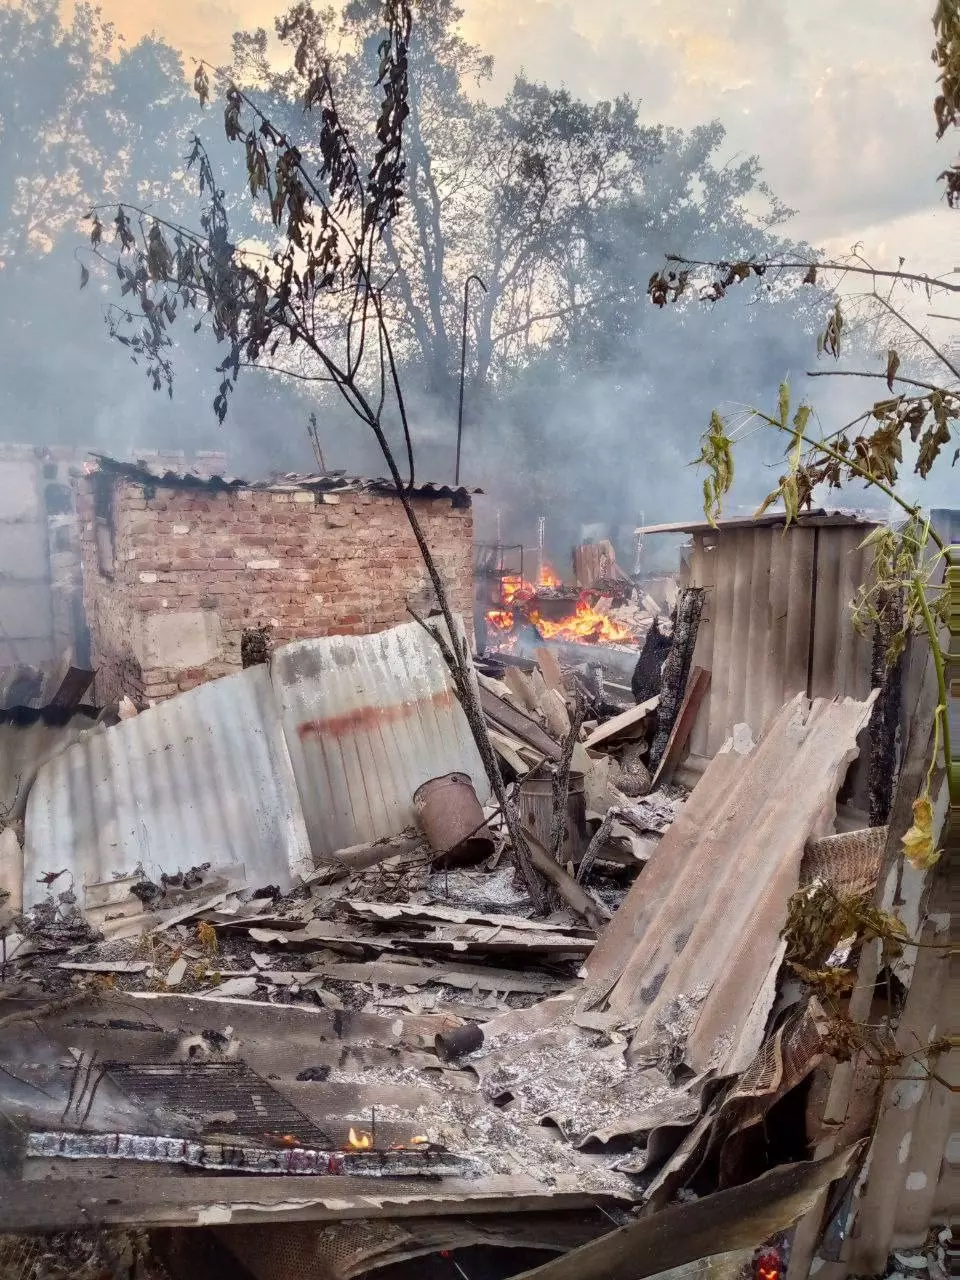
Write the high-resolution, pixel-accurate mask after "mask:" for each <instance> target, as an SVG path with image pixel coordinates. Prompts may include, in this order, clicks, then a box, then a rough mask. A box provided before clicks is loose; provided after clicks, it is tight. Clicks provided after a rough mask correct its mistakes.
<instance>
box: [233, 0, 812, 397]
mask: <svg viewBox="0 0 960 1280" xmlns="http://www.w3.org/2000/svg"><path fill="white" fill-rule="evenodd" d="M291 12H292V13H296V12H297V9H294V10H292V11H291ZM416 12H417V18H418V21H417V25H416V27H415V30H414V33H413V36H412V39H411V48H410V55H409V56H410V67H411V95H410V103H409V107H410V115H409V118H408V120H407V135H406V146H407V169H406V192H407V199H406V201H405V202H404V204H403V206H402V208H401V210H400V212H399V214H398V216H397V218H396V219H395V220H394V221H393V222H392V223H391V225H390V226H389V227H388V228H387V229H386V231H385V234H384V237H383V240H382V242H381V245H380V246H378V256H380V257H381V259H382V262H383V268H384V270H385V271H387V272H389V274H390V277H391V283H390V287H389V288H387V289H386V290H385V292H384V306H385V308H386V310H387V313H388V315H389V318H390V322H391V325H392V328H393V331H394V332H395V334H396V340H397V350H398V355H399V356H400V358H401V359H403V360H405V361H406V363H407V364H408V366H409V367H410V369H411V372H412V370H413V368H414V367H416V369H417V371H418V381H420V382H422V383H423V385H424V386H425V387H426V388H427V389H428V390H430V391H431V392H432V393H433V394H434V395H436V396H439V398H440V402H441V406H442V408H443V409H445V410H446V411H449V410H450V407H451V405H452V404H453V403H455V398H456V382H457V374H458V363H459V361H458V357H459V349H460V332H461V323H462V306H463V288H464V282H465V280H466V279H467V277H468V276H469V275H470V274H471V273H475V274H477V275H479V277H480V278H481V279H482V280H483V282H484V284H485V285H486V291H485V292H480V291H479V290H478V291H477V292H476V293H475V294H474V295H473V305H472V306H471V308H470V314H469V322H470V338H471V341H470V353H471V363H472V366H473V369H474V373H473V377H474V385H475V386H477V385H479V386H486V387H487V388H488V389H491V390H490V394H491V395H492V394H494V390H495V392H496V393H497V394H499V393H500V392H501V391H502V389H503V388H504V386H506V385H508V384H509V382H510V380H511V378H512V377H513V376H514V375H515V374H516V372H517V371H518V370H520V369H524V368H526V367H527V366H528V365H529V364H531V363H532V362H534V361H535V360H536V359H537V358H538V357H539V356H540V355H542V354H543V353H545V352H550V351H551V350H556V349H560V348H562V347H564V346H569V345H571V344H575V343H577V342H578V341H579V339H580V337H581V335H582V334H583V333H584V332H588V333H590V332H592V333H594V334H596V333H597V332H598V329H599V324H598V320H599V319H600V318H601V317H606V316H609V314H610V311H609V302H610V301H611V300H617V299H619V300H620V301H621V302H622V303H623V304H625V305H629V306H630V307H632V308H633V309H634V310H636V309H638V308H639V307H640V306H641V305H642V304H643V302H644V299H645V285H646V276H641V275H638V274H637V273H636V272H635V271H630V272H628V273H627V274H626V275H620V276H618V275H617V274H616V272H615V271H614V270H613V265H614V260H615V259H616V257H617V252H616V248H617V245H616V237H617V235H619V234H620V233H623V232H624V231H626V234H627V235H628V237H630V238H631V240H632V241H636V242H640V243H644V244H645V251H646V252H647V253H648V254H651V255H652V254H656V253H657V251H658V246H659V237H660V236H661V235H664V234H665V233H666V232H667V231H668V230H669V229H672V230H673V231H674V233H675V232H676V230H677V227H678V226H682V227H683V229H684V237H685V241H688V242H690V243H698V244H699V243H705V241H704V239H703V237H704V235H707V236H709V235H711V234H712V235H714V236H715V235H716V233H717V232H718V231H719V228H720V227H721V226H725V227H726V228H727V229H728V230H729V229H730V228H734V229H735V231H739V229H740V227H741V226H742V227H743V228H744V229H746V227H747V225H748V224H750V225H752V227H753V229H754V233H753V238H752V240H750V243H751V244H752V245H753V247H755V248H756V247H757V236H758V235H759V236H760V237H761V238H762V237H763V236H764V234H767V235H768V236H772V232H773V231H774V228H776V227H777V226H779V225H780V224H781V223H782V221H783V219H784V217H785V216H786V215H787V213H788V212H789V211H788V210H785V209H783V207H782V206H781V205H780V204H779V203H778V202H777V201H776V200H775V198H774V197H773V196H772V194H771V193H770V192H769V191H768V190H767V188H766V187H765V186H764V184H763V183H762V181H761V178H760V173H759V168H758V165H757V163H756V161H755V160H747V161H744V162H742V163H739V164H730V165H721V164H720V163H719V161H718V159H717V156H718V152H719V150H720V149H721V147H722V145H723V139H724V134H723V130H722V128H721V127H720V126H719V125H718V124H716V123H714V124H712V125H708V126H705V127H703V128H700V129H695V130H693V131H691V132H690V133H684V132H683V131H681V130H677V129H665V128H663V127H660V126H655V127H650V126H647V125H644V124H643V123H642V122H641V119H640V115H639V105H640V104H639V103H638V102H636V101H634V100H632V99H630V98H629V97H626V96H623V97H620V98H617V99H615V100H613V101H606V102H599V103H596V104H592V105H588V104H587V103H584V102H582V101H579V100H578V99H576V98H575V97H573V96H572V95H571V94H570V93H569V92H567V91H566V90H563V89H554V88H550V87H548V86H545V85H541V84H534V83H532V82H530V81H529V80H527V79H526V78H525V77H523V76H519V77H518V78H517V80H516V82H515V83H514V85H513V87H512V89H511V91H510V92H509V94H508V95H507V97H506V99H505V101H504V102H503V103H502V104H500V105H497V106H493V105H490V104H489V103H487V102H485V101H484V100H483V99H482V97H481V96H480V95H481V92H482V90H483V86H484V83H485V81H486V80H487V78H488V77H489V75H490V71H491V66H492V64H491V60H490V59H489V58H487V57H485V56H484V55H483V54H482V52H481V51H480V50H479V49H478V48H477V47H476V46H474V45H471V44H470V43H468V42H467V41H465V40H464V39H463V38H462V36H460V35H459V33H458V23H459V21H460V18H461V16H462V13H461V10H460V9H459V8H458V7H457V6H456V5H455V4H454V3H452V2H451V0H420V2H419V3H418V4H417V7H416ZM376 20H377V5H376V3H375V0H353V3H351V4H349V5H347V6H346V7H345V9H344V11H343V15H342V17H338V16H337V15H335V14H334V12H333V11H332V10H326V11H323V12H321V13H317V14H315V15H314V17H313V21H312V22H311V26H310V30H309V33H308V37H307V38H308V39H309V41H310V44H311V48H312V50H313V56H314V57H315V59H316V60H317V61H326V62H327V63H328V64H329V67H330V75H331V78H332V80H333V82H334V85H335V91H336V96H337V102H338V109H339V110H340V112H341V115H342V117H343V119H344V120H345V121H346V122H347V123H348V127H349V128H350V132H351V137H352V138H353V139H354V141H355V144H356V145H357V147H358V150H359V152H360V154H361V155H363V156H365V157H367V158H368V159H369V158H370V157H371V156H372V155H373V154H374V151H375V139H373V138H372V136H371V132H370V129H369V127H368V121H369V120H370V110H369V108H370V95H369V86H370V84H371V83H372V80H373V78H375V73H376V64H377V54H376V38H375V35H374V34H373V32H374V30H375V26H376ZM288 21H289V18H287V19H279V20H278V23H277V31H278V34H279V36H280V37H281V39H282V38H283V33H284V32H285V30H286V26H285V23H286V22H288ZM274 63H275V59H273V46H272V43H271V41H270V40H269V38H268V36H267V33H266V31H264V30H263V29H260V30H258V31H255V32H250V33H246V34H244V35H241V36H239V37H237V40H236V42H235V46H234V62H233V67H232V69H231V73H230V75H231V78H232V79H233V80H234V81H236V82H237V83H238V84H240V85H245V86H249V87H250V88H251V89H257V90H260V89H262V90H263V91H265V92H266V93H267V95H268V96H269V99H270V101H271V113H272V114H273V115H274V116H275V118H277V119H279V120H281V121H282V122H283V127H284V128H288V129H296V128H297V127H298V123H299V114H300V107H299V105H298V102H297V99H296V98H295V95H294V94H293V93H292V91H291V85H292V81H291V76H293V75H294V74H295V73H293V72H292V71H278V70H276V68H275V65H274ZM308 154H310V155H311V158H316V157H315V155H314V154H313V153H312V152H309V151H308ZM748 203H749V204H750V205H752V206H753V210H754V212H752V213H748V212H747V205H748ZM763 243H764V247H765V249H768V250H769V249H772V248H773V247H774V245H775V244H777V243H778V241H777V240H776V239H775V238H770V239H768V240H765V241H764V242H763ZM628 257H629V255H627V254H624V255H622V257H621V261H623V260H625V259H627V258H628ZM647 274H649V272H648V273H647ZM340 319H342V317H340Z"/></svg>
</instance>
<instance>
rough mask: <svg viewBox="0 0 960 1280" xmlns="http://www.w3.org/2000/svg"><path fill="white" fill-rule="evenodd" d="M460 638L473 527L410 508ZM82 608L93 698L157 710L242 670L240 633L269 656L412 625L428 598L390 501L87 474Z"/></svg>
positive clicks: (407, 534)
mask: <svg viewBox="0 0 960 1280" xmlns="http://www.w3.org/2000/svg"><path fill="white" fill-rule="evenodd" d="M414 502H415V506H416V509H417V513H418V515H419V517H420V520H421V523H422V526H423V528H424V532H425V534H426V537H427V540H428V542H429V544H430V546H431V549H432V550H433V552H434V555H435V557H436V560H437V564H438V567H439V569H440V572H441V573H442V574H443V576H444V580H445V582H446V584H447V586H448V590H449V592H450V599H451V604H452V605H453V607H454V608H455V609H457V610H458V611H459V612H460V613H461V614H462V615H463V616H464V619H465V621H466V623H467V625H468V627H469V626H470V625H471V622H472V619H471V614H472V562H473V515H472V510H471V508H470V506H469V503H465V502H464V501H463V500H462V499H451V498H449V497H435V498H418V499H415V500H414ZM81 511H82V516H83V556H84V596H85V602H86V609H87V616H88V619H89V625H90V632H91V647H92V650H93V654H92V657H93V665H94V667H95V669H96V671H97V696H98V698H99V699H100V700H101V701H103V702H107V701H112V700H114V699H116V698H119V697H121V696H123V695H124V694H127V695H129V696H130V697H131V698H133V700H134V701H135V702H138V703H144V702H146V701H149V700H151V699H162V698H166V697H169V696H171V695H172V694H175V693H178V692H180V691H182V690H185V689H191V688H194V687H195V686H197V685H198V684H201V683H202V682H203V681H205V680H210V679H215V678H217V677H219V676H223V675H228V674H231V673H232V672H234V671H239V670H240V669H241V658H240V647H241V637H242V633H243V631H244V630H245V629H247V628H252V627H257V626H261V625H267V626H269V627H270V628H271V630H272V635H273V639H274V642H275V643H276V644H283V643H286V642H287V641H290V640H297V639H308V638H311V637H316V636H325V635H359V634H365V633H369V632H376V631H382V630H385V629H386V628H388V627H393V626H396V625H397V624H398V623H400V622H408V621H409V620H410V615H409V613H408V612H407V604H408V602H409V604H410V605H412V606H413V607H414V608H419V609H428V608H429V607H430V606H431V605H432V603H433V591H432V588H431V585H430V582H429V578H428V576H427V572H426V568H425V566H424V564H423V560H422V557H421V555H420V552H419V550H418V548H417V545H416V542H415V540H414V538H413V534H412V532H411V530H410V526H409V524H408V522H407V518H406V515H405V514H404V511H403V508H402V506H401V504H400V503H399V501H398V500H397V499H396V498H395V497H392V496H390V495H385V494H379V493H368V492H362V491H356V492H354V491H349V492H340V493H335V494H330V493H326V494H325V493H320V492H317V491H315V490H312V489H305V488H289V487H287V488H284V489H282V490H276V489H253V488H239V489H234V490H230V491H222V490H221V491H216V490H211V489H206V488H196V487H192V488H179V487H174V486H169V487H168V486H166V485H160V484H157V485H145V484H142V483H139V482H137V481H134V480H131V479H128V478H125V477H117V476H113V475H110V474H108V473H105V472H97V473H94V474H93V475H92V476H90V477H88V479H87V480H86V481H85V483H84V486H83V492H82V495H81Z"/></svg>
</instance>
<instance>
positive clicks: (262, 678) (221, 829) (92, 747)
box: [24, 667, 313, 906]
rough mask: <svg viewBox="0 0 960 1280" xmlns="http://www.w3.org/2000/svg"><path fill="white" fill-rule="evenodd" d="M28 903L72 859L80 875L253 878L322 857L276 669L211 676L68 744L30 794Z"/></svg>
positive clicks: (289, 873)
mask: <svg viewBox="0 0 960 1280" xmlns="http://www.w3.org/2000/svg"><path fill="white" fill-rule="evenodd" d="M26 832H27V841H26V847H25V850H24V901H25V905H26V906H30V905H31V904H32V903H34V902H37V901H38V900H40V899H41V898H42V897H43V896H44V892H45V891H44V889H43V887H42V886H39V885H37V883H36V881H37V878H38V877H39V876H41V875H42V874H43V873H44V872H46V871H51V870H60V868H61V867H68V868H69V869H70V871H71V873H72V874H73V878H74V882H75V885H76V887H77V889H78V891H79V889H80V887H81V886H82V885H89V884H94V883H97V882H98V881H101V880H109V879H111V878H112V876H113V875H114V874H123V875H129V874H131V873H132V872H134V870H135V869H136V868H137V866H138V865H139V866H142V868H143V870H144V872H145V873H146V874H147V875H148V876H149V877H150V878H151V879H155V878H156V877H158V876H159V875H160V873H161V872H164V871H166V872H168V873H173V872H176V871H181V870H184V869H185V868H187V867H190V866H195V865H198V864H200V863H203V862H209V863H211V864H212V865H214V866H217V865H223V864H226V863H238V864H242V865H243V866H244V867H245V868H246V873H247V883H248V884H250V885H260V884H271V883H272V884H278V883H279V884H280V885H281V887H283V886H284V885H286V886H289V885H290V884H291V883H292V882H293V878H294V876H296V875H298V874H299V873H301V872H306V871H308V870H310V869H311V868H312V866H313V862H312V859H311V857H310V848H309V844H308V841H307V833H306V828H305V826H304V822H303V816H302V812H301V808H300V802H299V799H298V797H297V792H296V785H295V781H294V776H293V770H292V768H291V766H290V758H289V756H288V754H287V749H286V744H285V742H284V737H283V733H282V730H281V727H280V722H279V718H278V714H277V708H276V704H275V702H274V698H273V691H272V688H271V683H270V673H269V671H268V670H267V668H266V667H254V668H251V669H250V670H249V671H244V672H241V673H239V674H237V675H235V676H228V677H226V678H225V679H223V680H215V681H211V683H209V684H205V685H202V686H201V687H200V688H198V689H194V690H192V691H191V692H190V693H185V694H181V695H180V697H178V698H172V699H170V701H169V702H165V703H163V704H162V705H161V706H159V707H155V708H153V709H151V710H149V711H144V712H142V713H141V714H140V715H139V716H137V717H136V718H135V719H132V720H127V721H124V722H122V723H121V724H118V725H115V726H114V727H113V728H111V729H108V730H106V731H105V732H102V733H97V734H94V735H92V736H91V737H90V738H88V739H87V740H86V741H83V742H79V743H77V744H75V745H74V746H72V747H69V748H68V749H67V750H66V751H65V752H63V754H62V755H59V756H58V757H57V758H56V759H54V760H52V761H50V763H49V764H47V765H45V766H44V767H43V768H42V769H41V770H40V772H39V773H38V775H37V780H36V782H35V784H34V787H33V790H32V791H31V793H30V799H29V802H28V806H27V817H26Z"/></svg>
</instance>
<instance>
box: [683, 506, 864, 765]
mask: <svg viewBox="0 0 960 1280" xmlns="http://www.w3.org/2000/svg"><path fill="white" fill-rule="evenodd" d="M869 531H870V530H869V527H864V525H863V524H851V525H831V526H826V527H822V528H812V527H809V526H805V525H793V526H791V527H789V528H787V529H783V528H782V527H778V526H757V527H753V528H726V529H725V528H724V527H723V525H722V524H721V525H720V526H719V529H717V530H716V531H711V532H710V533H697V534H695V535H694V541H693V549H692V551H691V552H690V553H689V579H688V581H689V585H690V586H696V587H704V588H705V591H706V598H705V604H704V610H703V615H702V617H701V620H700V629H699V631H698V633H697V645H696V649H695V651H694V657H693V663H694V665H695V666H700V667H704V668H706V669H707V670H708V671H710V672H711V680H710V687H709V690H708V692H707V696H706V697H705V698H704V700H703V702H702V703H701V706H700V710H699V712H698V714H697V719H696V722H695V723H694V727H693V731H692V733H691V737H690V754H691V757H692V763H693V762H694V761H695V760H696V758H699V759H701V760H706V759H711V758H712V757H713V756H714V755H716V753H717V752H718V751H719V749H720V748H721V747H722V746H723V743H724V742H725V740H726V739H727V738H728V737H729V735H730V734H731V733H732V732H733V727H734V725H736V724H742V723H743V724H748V725H749V726H750V728H751V730H752V731H753V736H754V738H757V737H759V735H760V734H761V733H762V732H763V730H764V729H765V728H766V726H767V724H768V723H769V722H770V720H771V719H772V717H773V716H774V715H775V714H776V713H777V711H779V709H780V707H781V706H782V705H783V704H784V703H785V702H786V701H787V700H788V699H789V698H791V697H793V696H794V695H795V694H797V693H806V694H807V696H808V697H812V698H818V697H834V696H840V697H851V698H865V697H866V696H867V694H868V693H869V692H870V664H871V640H870V638H869V637H868V638H863V637H861V636H859V635H858V634H857V633H856V631H855V630H854V628H853V623H852V621H851V615H850V603H851V601H852V600H853V598H854V596H855V595H856V592H857V588H858V587H859V586H860V584H861V583H862V582H864V581H866V580H867V579H868V576H869V574H870V572H871V565H872V560H873V551H872V549H871V548H870V547H863V546H862V543H863V540H864V538H865V536H866V534H867V533H869Z"/></svg>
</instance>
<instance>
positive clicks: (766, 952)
mask: <svg viewBox="0 0 960 1280" xmlns="http://www.w3.org/2000/svg"><path fill="white" fill-rule="evenodd" d="M871 706H872V702H871V701H867V702H854V701H852V700H849V699H848V700H845V701H844V702H842V703H834V702H828V701H826V700H823V699H818V700H816V701H814V702H813V704H812V705H811V704H808V703H807V701H806V699H805V698H803V697H802V696H801V697H798V698H796V699H794V700H793V701H792V702H790V703H787V704H786V705H785V706H784V707H783V709H782V710H781V712H780V715H779V716H778V717H777V718H776V720H775V721H774V723H773V724H772V725H771V726H770V729H769V730H768V732H767V734H766V735H765V736H764V738H763V740H762V741H761V743H760V745H759V746H758V747H757V748H756V749H755V750H754V752H753V753H752V755H750V756H748V757H747V758H746V761H745V762H744V764H743V765H742V767H741V768H740V769H736V767H735V766H734V770H735V776H734V777H733V779H731V778H730V777H729V769H730V767H729V766H728V765H727V763H726V762H723V763H720V762H721V761H723V755H721V756H718V757H717V758H716V759H715V760H714V762H712V763H711V765H710V766H709V768H708V769H707V772H706V773H705V774H704V777H703V779H702V781H701V783H700V785H699V786H698V787H697V788H696V789H695V791H694V793H693V795H692V796H691V799H690V801H689V802H688V804H687V805H686V806H685V807H684V809H682V810H681V811H680V814H679V815H678V817H677V820H676V822H675V823H674V824H673V826H672V827H671V828H670V830H669V831H668V832H667V834H666V835H665V836H664V838H663V840H662V841H661V843H660V845H659V846H658V848H657V849H656V851H655V852H654V854H653V856H652V857H651V859H650V861H649V863H648V864H647V867H646V869H645V871H644V873H643V876H642V877H641V878H640V879H639V880H638V881H637V882H636V884H635V885H634V887H633V889H632V890H631V892H630V894H628V896H627V899H626V901H625V902H624V904H623V906H622V907H621V908H620V910H619V912H618V913H617V916H616V917H615V922H619V929H618V933H621V936H622V932H621V931H623V930H632V934H633V937H634V938H636V939H638V941H637V942H636V943H635V945H634V946H633V948H632V954H630V955H629V958H628V960H627V962H626V965H625V966H624V961H623V956H622V954H620V953H619V952H616V953H614V952H611V950H610V948H609V947H605V948H603V950H602V951H601V947H603V940H602V939H601V943H600V944H599V945H598V948H597V951H596V952H595V953H594V955H592V956H591V957H590V960H589V961H588V963H587V966H586V967H587V970H588V976H589V980H590V981H591V983H595V982H599V983H603V982H605V981H609V982H610V985H611V987H612V988H613V989H612V991H611V994H610V1005H611V1008H613V1009H615V1010H617V1011H619V1012H620V1013H622V1014H623V1015H624V1016H626V1015H627V1014H629V1015H630V1016H631V1017H638V1018H639V1021H638V1022H637V1024H636V1025H637V1030H636V1033H635V1037H634V1045H635V1046H638V1045H643V1044H644V1043H646V1042H650V1041H652V1040H656V1039H657V1038H658V1037H660V1038H662V1034H663V1031H662V1027H663V1023H664V1020H665V1019H666V1020H668V1021H669V1020H670V1018H671V1017H676V1016H680V1017H681V1021H683V1020H684V1019H686V1020H687V1021H689V1024H690V1025H689V1026H688V1027H685V1028H684V1034H685V1051H684V1056H685V1060H686V1061H687V1062H688V1063H689V1065H690V1066H692V1067H693V1068H694V1069H695V1070H697V1071H705V1070H709V1069H711V1068H719V1067H720V1066H721V1065H722V1063H723V1062H724V1061H725V1060H726V1058H728V1057H729V1056H730V1054H731V1052H732V1051H733V1049H734V1048H735V1047H736V1046H737V1045H738V1042H739V1040H740V1038H741V1034H742V1031H743V1029H744V1027H745V1025H746V1024H747V1020H748V1018H749V1015H750V1012H751V1008H752V1005H753V1003H754V1000H755V999H756V996H757V994H758V992H759V990H760V988H761V987H762V985H763V982H764V979H765V978H766V976H767V973H768V971H769V966H770V961H771V958H772V957H773V956H774V954H775V953H776V951H777V947H778V944H779V935H780V931H781V929H782V927H783V924H784V922H785V919H786V910H787V900H788V899H789V897H790V894H791V893H792V892H793V891H794V890H795V889H796V887H797V884H798V881H799V873H800V861H801V857H802V854H803V849H804V845H805V843H806V841H807V839H808V838H809V836H810V835H811V833H812V832H813V830H814V829H815V827H816V824H817V823H818V822H819V821H821V820H822V815H823V813H824V811H825V810H827V808H828V807H829V805H830V804H831V803H833V801H834V797H835V795H836V792H837V789H838V787H839V785H840V782H841V781H842V778H843V775H844V772H845V770H846V766H847V765H848V763H849V761H850V760H851V759H853V758H854V757H855V756H856V752H857V747H856V736H857V733H858V732H859V730H860V729H861V728H862V727H863V725H865V724H866V722H867V720H868V718H869V715H870V710H871ZM718 764H719V769H716V768H715V766H717V765H718ZM712 774H716V783H715V781H714V778H713V777H712V776H711V775H712ZM784 779H791V785H790V786H788V787H784V785H783V782H784ZM708 783H710V784H711V785H710V786H708V785H707V784H708ZM701 791H702V793H703V795H702V798H701V803H700V804H698V803H697V800H698V797H699V796H700V795H701ZM704 802H706V807H707V812H706V813H704V812H703V805H704ZM621 918H622V920H621ZM681 1006H682V1009H681V1012H680V1013H679V1014H672V1013H671V1011H672V1010H675V1009H678V1008H680V1007H681Z"/></svg>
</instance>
